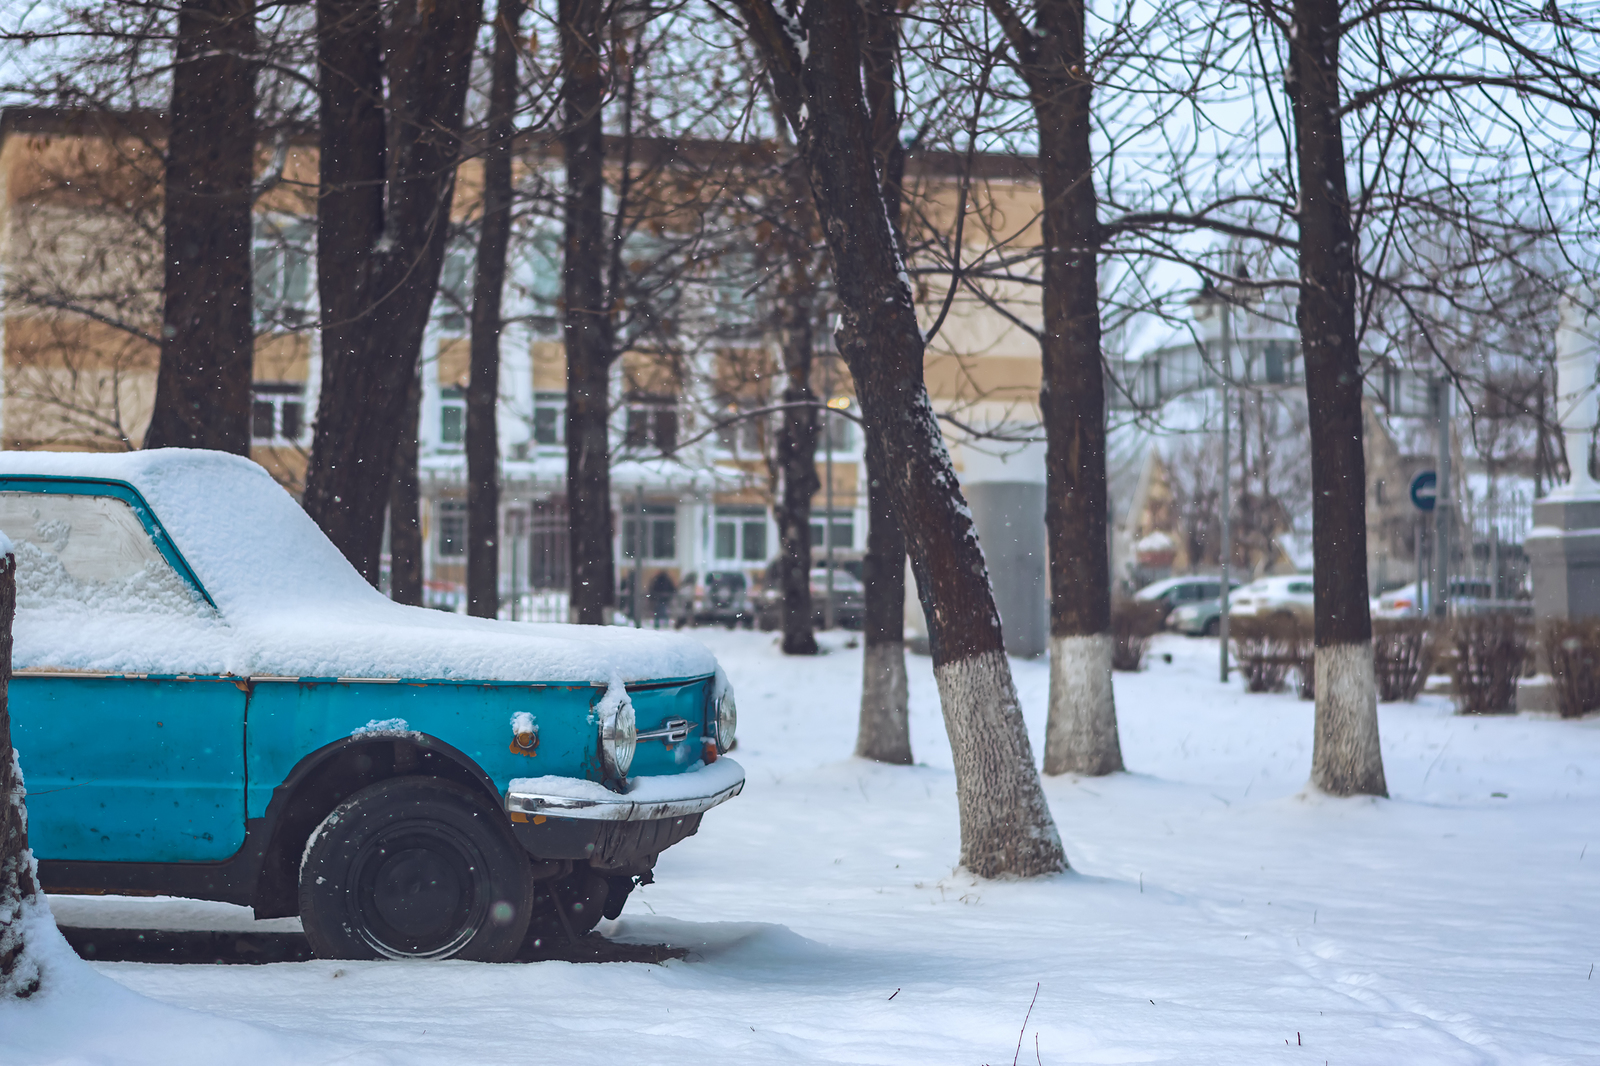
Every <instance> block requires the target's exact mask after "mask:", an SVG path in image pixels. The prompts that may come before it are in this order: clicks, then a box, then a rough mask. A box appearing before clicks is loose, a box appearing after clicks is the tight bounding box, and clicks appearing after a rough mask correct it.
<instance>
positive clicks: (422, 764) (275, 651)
mask: <svg viewBox="0 0 1600 1066" xmlns="http://www.w3.org/2000/svg"><path fill="white" fill-rule="evenodd" d="M0 530H3V531H4V532H5V533H6V534H8V535H9V536H10V538H11V539H12V541H13V542H14V543H15V545H16V553H17V585H18V592H17V595H18V610H17V618H16V624H15V647H14V669H15V675H14V678H13V680H12V682H11V690H10V698H11V714H12V731H13V743H14V744H15V746H16V748H17V751H18V753H19V755H20V758H21V765H22V769H23V772H24V773H25V774H26V778H27V785H28V799H27V803H28V814H29V835H30V842H31V844H32V847H33V850H34V854H35V855H36V856H37V857H38V859H39V860H40V875H41V878H42V880H43V882H44V885H45V887H46V889H47V890H48V891H51V892H117V893H133V894H146V893H164V894H172V895H178V896H186V897H191V898H196V899H209V900H222V901H226V902H230V903H237V904H243V905H247V906H250V907H253V908H254V910H255V913H256V915H257V917H261V918H268V917H282V916H289V915H299V916H300V918H301V920H302V923H303V925H304V928H305V932H306V937H307V939H308V940H309V942H310V945H311V947H312V949H313V950H314V951H315V952H316V954H318V955H319V956H322V957H328V958H430V959H432V958H464V959H476V960H484V961H500V960H507V959H510V958H512V957H514V956H515V955H516V954H517V953H518V951H519V950H520V949H521V947H522V945H523V943H524V941H525V940H529V939H533V938H535V937H539V936H576V935H581V934H582V933H583V932H586V931H587V930H588V929H590V928H592V927H593V926H594V924H595V923H596V922H598V921H599V919H600V918H601V917H602V916H609V917H615V916H616V915H617V914H618V913H620V911H621V909H622V906H623V904H624V902H625V901H626V900H627V897H628V894H629V892H630V891H632V889H633V888H634V887H635V886H636V885H638V884H641V883H648V882H649V881H650V880H651V871H652V869H653V867H654V866H655V864H656V859H657V857H658V856H659V855H660V853H661V852H662V850H663V849H665V848H668V847H670V846H672V845H673V844H675V843H677V842H678V841H680V840H682V839H684V838H685V837H687V836H689V835H691V834H693V833H694V832H695V831H696V830H697V829H698V828H699V826H700V821H701V818H702V816H703V815H704V813H705V812H706V811H707V810H709V809H711V808H712V807H714V806H716V805H717V804H719V803H722V802H723V801H725V800H727V799H729V798H730V797H732V796H734V795H737V794H738V792H739V791H740V789H741V788H742V787H743V784H744V771H743V770H742V769H741V768H740V767H739V765H738V764H737V763H735V762H734V761H733V760H732V759H729V758H727V757H726V755H725V753H726V752H727V751H728V750H729V748H731V747H732V745H733V742H734V728H735V713H736V712H735V706H734V698H733V692H732V691H731V689H730V688H729V686H728V684H727V681H726V679H725V678H724V676H723V674H722V672H721V671H720V669H719V668H718V666H717V663H716V660H715V658H714V657H713V656H712V655H711V654H710V652H708V651H707V650H706V649H705V648H704V646H702V645H701V644H699V643H698V642H696V641H694V640H691V639H689V638H686V637H683V636H679V635H676V634H672V633H667V632H649V631H639V630H631V629H625V628H620V627H618V628H613V627H600V626H565V625H534V624H529V623H516V622H497V621H493V620H489V619H478V618H467V617H464V616H457V615H449V614H443V613H441V612H438V611H430V610H424V609H421V608H413V607H405V606H402V605H399V604H396V603H393V602H391V601H390V600H388V599H387V598H385V597H384V596H382V595H381V594H380V593H378V592H377V591H376V590H374V589H373V588H372V587H371V586H370V585H368V584H367V583H366V581H364V580H363V579H362V578H361V576H360V575H359V574H358V573H357V572H356V571H355V570H354V569H353V568H352V567H351V566H350V565H349V564H348V563H347V562H346V561H345V559H344V557H343V556H342V555H340V553H339V552H338V551H337V550H336V549H335V548H334V546H333V545H332V543H330V542H329V541H328V539H327V538H326V537H325V536H324V535H323V534H322V532H321V530H320V529H318V528H317V526H316V525H315V524H314V523H313V522H312V521H311V520H310V519H309V518H308V517H307V516H306V514H305V512H304V511H303V510H301V508H300V506H299V505H298V504H297V503H296V502H295V501H294V499H293V498H292V497H290V495H289V494H288V493H287V492H285V491H284V490H283V489H282V488H281V487H279V486H278V485H277V484H276V483H275V482H274V481H273V480H272V478H271V477H270V476H269V475H268V474H267V473H266V472H265V471H264V470H262V469H261V468H260V467H259V466H256V465H255V464H254V463H251V462H249V461H248V460H246V459H242V458H239V457H236V456H230V455H223V454H220V453H216V452H197V451H186V450H179V449H172V450H160V451H154V452H144V453H134V454H122V455H85V454H60V453H47V452H3V453H0Z"/></svg>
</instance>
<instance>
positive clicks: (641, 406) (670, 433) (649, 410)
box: [623, 396, 678, 455]
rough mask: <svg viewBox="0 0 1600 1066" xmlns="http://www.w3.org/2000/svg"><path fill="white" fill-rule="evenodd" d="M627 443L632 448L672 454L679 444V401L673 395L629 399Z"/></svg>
mask: <svg viewBox="0 0 1600 1066" xmlns="http://www.w3.org/2000/svg"><path fill="white" fill-rule="evenodd" d="M627 405H628V406H627V423H626V426H625V430H624V435H623V446H624V447H625V448H627V449H628V450H629V451H635V452H638V451H651V450H654V451H658V452H660V453H661V454H662V455H671V454H672V453H673V452H674V451H675V450H676V449H677V447H678V401H677V400H676V399H674V398H672V397H660V396H635V397H630V398H629V399H628V401H627Z"/></svg>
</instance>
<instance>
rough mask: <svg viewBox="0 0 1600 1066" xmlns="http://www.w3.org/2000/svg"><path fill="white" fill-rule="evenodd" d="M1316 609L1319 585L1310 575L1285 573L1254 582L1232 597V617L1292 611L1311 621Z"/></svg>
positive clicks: (1298, 616)
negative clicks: (1313, 581)
mask: <svg viewBox="0 0 1600 1066" xmlns="http://www.w3.org/2000/svg"><path fill="white" fill-rule="evenodd" d="M1315 610H1316V588H1315V586H1313V585H1312V583H1311V575H1310V574H1283V575H1279V576H1277V577H1264V578H1261V579H1260V580H1259V581H1252V582H1250V584H1248V585H1246V586H1244V587H1243V588H1241V589H1240V590H1239V591H1238V592H1235V593H1233V594H1232V595H1230V596H1229V597H1228V616H1229V617H1230V618H1239V617H1244V618H1251V617H1260V618H1265V617H1267V616H1268V615H1274V614H1292V615H1294V616H1295V617H1296V618H1299V619H1301V620H1302V621H1304V622H1310V621H1311V620H1312V616H1313V614H1314V612H1315Z"/></svg>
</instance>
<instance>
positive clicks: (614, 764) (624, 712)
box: [600, 696, 639, 781]
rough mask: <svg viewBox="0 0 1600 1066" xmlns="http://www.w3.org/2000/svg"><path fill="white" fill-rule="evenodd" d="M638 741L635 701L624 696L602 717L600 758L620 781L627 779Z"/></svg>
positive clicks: (608, 772)
mask: <svg viewBox="0 0 1600 1066" xmlns="http://www.w3.org/2000/svg"><path fill="white" fill-rule="evenodd" d="M638 743H639V728H638V726H637V725H636V724H635V723H634V719H633V703H632V701H630V700H629V699H628V698H627V697H626V696H624V697H623V698H622V700H621V702H619V703H618V704H617V706H616V707H615V708H613V709H612V710H610V711H609V712H607V713H605V714H604V715H603V716H602V717H601V719H600V758H601V760H602V761H603V762H604V763H605V768H606V773H607V774H609V775H611V776H612V777H614V778H616V779H617V780H618V781H622V780H626V779H627V776H628V770H629V768H630V767H632V766H633V750H634V748H635V747H637V746H638Z"/></svg>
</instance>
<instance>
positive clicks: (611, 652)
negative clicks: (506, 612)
mask: <svg viewBox="0 0 1600 1066" xmlns="http://www.w3.org/2000/svg"><path fill="white" fill-rule="evenodd" d="M8 475H9V476H17V475H24V476H26V475H48V476H58V477H87V478H104V479H111V480H115V481H123V482H126V483H128V484H130V485H132V486H133V487H134V488H135V489H137V490H138V492H139V494H140V495H141V496H143V497H144V499H145V501H146V502H147V503H148V504H149V505H150V507H151V509H152V510H153V511H154V512H155V514H156V517H157V518H158V519H159V520H160V522H161V524H162V525H163V527H165V529H166V531H167V534H168V535H169V536H170V537H171V538H172V541H173V543H174V544H175V545H176V546H177V548H178V550H179V552H181V553H182V555H183V557H184V559H185V560H186V561H187V562H188V564H189V566H190V568H191V569H192V570H193V571H194V573H195V575H196V576H197V577H198V578H199V580H200V583H201V584H202V585H203V586H205V589H206V591H207V592H208V593H209V594H210V595H211V598H212V599H213V600H214V601H215V602H216V605H217V610H216V611H211V610H210V609H209V608H205V607H203V606H201V605H198V604H197V605H196V609H195V610H194V611H193V612H187V613H185V612H179V613H174V612H172V611H171V610H159V609H151V610H148V611H147V610H142V609H141V605H140V604H138V603H133V602H127V603H122V604H119V605H117V606H118V607H119V608H125V609H117V610H106V609H103V605H101V606H100V607H88V606H85V605H81V604H63V605H61V606H60V607H59V608H57V607H33V608H26V609H22V610H19V612H18V617H17V624H16V646H15V651H14V657H15V658H14V661H15V664H16V667H17V668H18V669H26V668H30V667H32V668H42V667H54V668H57V669H65V670H91V671H98V672H111V673H123V672H127V673H154V674H183V673H197V674H234V675H239V676H246V675H251V674H255V675H276V676H282V677H404V678H442V679H455V680H463V681H465V680H484V681H533V682H559V681H566V682H576V683H591V682H601V683H604V682H606V681H608V680H609V679H610V678H611V677H612V675H613V673H620V674H621V676H622V678H623V679H624V680H625V681H644V680H649V679H652V678H665V677H692V676H698V675H702V674H709V673H711V672H712V671H714V670H715V669H716V660H715V658H714V657H713V656H712V655H711V653H710V652H709V651H707V650H706V648H705V646H704V645H702V644H700V643H699V642H698V641H695V640H692V639H690V638H687V637H683V636H679V635H676V634H669V633H658V632H652V631H640V630H634V629H624V628H620V627H612V626H573V625H554V624H542V623H525V622H498V621H494V620H491V619H485V618H468V617H466V616H463V615H454V614H446V613H444V612H441V611H434V610H428V609H426V608H421V607H407V606H404V605H402V604H397V603H394V602H392V601H391V600H389V599H388V598H387V597H385V596H383V595H382V594H381V593H379V592H378V591H377V590H376V589H374V588H373V587H372V586H371V585H369V584H367V582H366V581H365V580H363V579H362V577H361V575H360V574H358V573H357V572H356V570H355V568H354V567H352V566H351V565H350V563H349V562H348V561H347V560H346V559H345V558H344V556H343V555H341V554H340V553H339V551H338V549H337V548H335V547H334V546H333V544H332V542H331V541H329V540H328V538H327V537H326V536H324V535H323V533H322V531H321V530H320V529H319V528H318V527H317V525H316V523H314V522H312V521H311V519H310V517H309V516H307V515H306V513H305V511H304V510H302V509H301V507H300V505H299V504H298V503H296V502H295V500H294V498H293V497H291V496H290V495H289V494H288V493H287V492H285V491H284V490H283V488H282V487H280V486H279V485H278V484H277V483H276V482H275V481H273V480H272V477H271V475H269V474H268V473H267V472H266V471H265V470H263V469H262V468H261V467H260V466H257V465H256V464H255V463H253V462H251V461H249V460H248V459H244V458H242V457H240V456H235V455H227V454H224V453H221V452H210V451H196V450H191V449H179V448H168V449H159V450H156V451H150V452H130V453H121V454H85V453H62V452H10V451H8V452H0V476H8Z"/></svg>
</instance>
